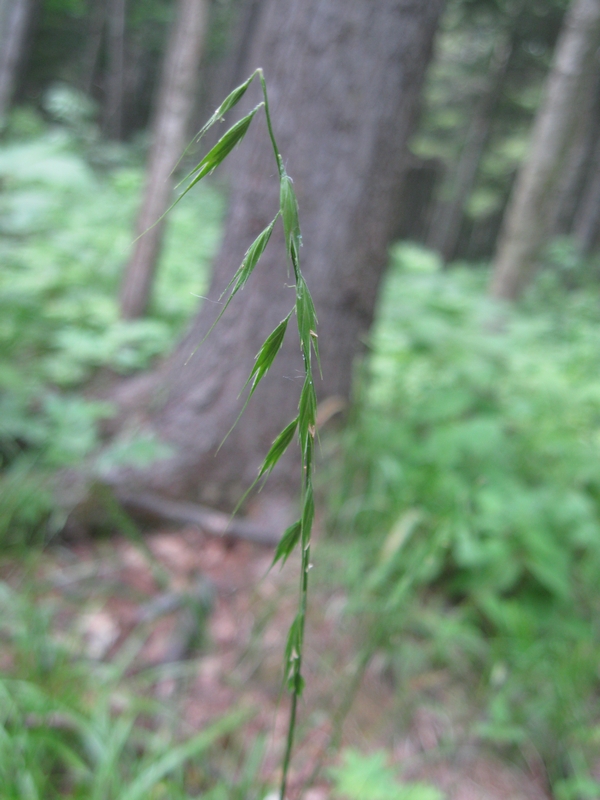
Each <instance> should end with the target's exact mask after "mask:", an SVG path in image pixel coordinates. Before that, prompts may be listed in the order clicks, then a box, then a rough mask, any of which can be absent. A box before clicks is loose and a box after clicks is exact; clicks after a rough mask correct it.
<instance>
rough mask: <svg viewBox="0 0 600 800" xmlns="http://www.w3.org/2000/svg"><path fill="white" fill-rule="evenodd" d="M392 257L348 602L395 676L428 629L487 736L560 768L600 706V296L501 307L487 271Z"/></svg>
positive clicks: (366, 390)
mask: <svg viewBox="0 0 600 800" xmlns="http://www.w3.org/2000/svg"><path fill="white" fill-rule="evenodd" d="M392 260H393V268H392V270H391V272H390V275H389V277H388V280H387V283H386V287H385V290H384V292H383V294H382V301H381V307H380V311H379V318H378V322H377V325H376V327H375V329H374V331H373V335H372V338H371V340H370V347H371V353H370V357H369V359H368V362H367V364H366V367H365V370H364V371H363V372H364V374H363V380H362V387H361V388H360V391H359V395H358V398H357V404H356V409H355V411H354V419H353V420H352V422H351V424H350V426H349V429H348V431H347V433H346V434H345V439H344V443H343V468H342V470H341V483H340V486H341V489H340V494H339V497H338V499H337V505H336V519H337V525H338V526H341V527H342V528H343V529H345V530H346V531H352V532H353V533H354V534H355V541H357V542H358V545H357V546H358V548H359V552H360V561H359V565H358V566H355V567H354V573H353V575H350V576H349V578H348V579H349V580H350V583H351V585H352V586H353V587H354V590H353V591H354V593H355V595H358V597H357V599H356V601H355V602H354V604H352V601H351V605H352V607H353V608H354V609H356V608H362V611H363V613H368V614H370V615H371V617H372V619H376V620H377V621H378V622H377V626H376V627H375V630H377V631H378V632H379V633H378V635H379V640H378V641H377V646H380V645H381V644H382V643H383V642H386V643H388V644H387V645H386V646H387V647H388V649H389V650H390V653H391V656H390V657H391V658H392V661H393V662H394V664H395V668H396V669H397V671H398V673H399V674H402V673H403V672H404V673H405V672H406V665H407V664H410V663H411V659H412V661H413V662H414V661H415V656H414V654H413V655H412V656H411V654H410V652H409V651H410V646H411V645H410V644H409V643H412V645H414V643H415V642H416V641H421V643H424V642H427V645H424V644H423V646H426V647H428V648H429V652H430V656H431V657H433V658H435V659H438V660H439V659H441V660H442V661H443V662H444V663H446V664H448V663H454V665H455V666H456V665H460V669H463V670H464V669H473V668H476V669H478V670H479V671H480V673H481V674H482V676H483V680H482V682H481V684H480V685H482V688H483V694H484V698H485V700H486V703H487V712H486V715H485V720H484V722H482V724H481V725H480V726H479V733H480V735H482V736H485V737H487V738H491V739H492V740H494V741H496V742H503V743H510V744H517V743H520V742H522V740H523V739H524V738H529V740H530V741H531V740H532V741H533V742H534V743H535V745H536V746H537V747H538V749H539V750H540V752H542V753H543V754H544V756H545V757H546V758H547V760H548V764H549V769H550V771H551V772H552V774H553V778H555V779H557V780H558V779H559V778H560V776H561V775H563V774H567V775H568V774H570V773H571V772H573V771H575V772H581V769H582V767H581V764H583V763H584V762H585V755H586V754H590V753H593V750H594V747H593V740H594V739H595V738H597V730H598V728H597V724H598V720H599V719H600V704H599V703H598V699H597V689H598V669H597V665H598V663H599V662H600V635H599V634H600V631H599V629H598V619H599V616H598V612H599V611H600V590H599V588H598V574H599V573H600V372H599V370H598V365H599V361H598V353H600V325H599V323H600V304H599V302H598V301H599V299H600V298H599V292H598V290H597V289H593V290H592V289H591V288H589V289H587V290H586V291H585V292H584V291H580V292H573V293H572V294H570V295H567V294H565V293H564V292H563V294H562V299H561V303H560V305H559V304H547V303H546V302H545V296H546V295H545V294H544V293H543V292H541V290H539V289H538V291H537V294H536V292H535V291H534V292H533V293H532V294H531V295H530V297H529V298H528V300H527V304H526V308H525V309H522V310H519V309H517V310H515V311H514V312H513V313H510V314H509V313H508V312H505V313H506V317H505V319H503V320H501V319H500V312H499V310H498V309H494V308H493V307H492V306H490V304H489V302H488V301H487V300H486V298H485V294H484V289H485V280H486V277H487V276H486V275H485V274H484V273H483V272H482V271H479V272H478V271H474V270H470V271H467V270H461V269H456V270H454V271H451V272H441V271H440V269H439V268H438V265H437V264H436V260H435V257H433V256H432V255H431V254H427V253H424V252H423V251H421V250H419V249H418V248H415V247H414V246H412V245H401V246H398V247H396V249H395V250H394V252H393V259H392ZM544 281H545V282H546V283H547V278H543V279H542V281H541V283H544ZM543 291H544V292H545V291H546V290H543ZM365 574H366V579H365ZM358 586H362V587H364V588H363V589H362V590H361V591H360V592H359V591H358V590H357V587H358ZM417 587H421V588H420V590H418V591H416V588H417ZM371 630H372V631H373V630H374V628H373V626H371ZM415 631H417V632H418V633H417V634H416V635H414V634H415ZM390 642H391V643H392V644H389V643H390ZM393 643H397V644H396V645H395V644H393ZM402 643H404V645H403V644H402ZM417 661H418V658H417ZM463 677H464V675H463ZM575 763H576V764H577V768H576V769H575V767H574V764H575ZM574 796H575V795H574Z"/></svg>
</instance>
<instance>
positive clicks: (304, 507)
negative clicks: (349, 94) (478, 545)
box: [175, 69, 319, 800]
mask: <svg viewBox="0 0 600 800" xmlns="http://www.w3.org/2000/svg"><path fill="white" fill-rule="evenodd" d="M256 76H258V77H259V81H260V85H261V89H262V95H263V101H262V102H261V103H259V104H258V105H257V106H255V107H254V108H253V109H252V111H251V112H250V113H249V114H247V115H246V116H245V117H242V119H241V120H239V121H238V122H236V123H235V124H234V125H233V126H232V127H231V128H230V129H229V130H228V131H227V132H226V133H225V134H224V135H223V136H222V137H221V138H220V139H219V141H218V142H217V144H216V145H215V146H214V147H213V148H212V149H211V150H210V151H209V152H208V153H207V154H206V155H205V156H204V157H203V158H202V160H201V161H200V162H199V163H198V164H197V165H196V166H195V167H194V169H193V170H191V172H190V173H189V174H188V175H187V176H186V178H184V180H183V181H182V183H185V182H187V186H186V188H185V189H184V190H183V192H182V194H181V195H180V197H179V198H178V200H176V201H175V203H177V202H178V201H179V199H181V197H183V196H184V195H185V194H186V193H187V192H188V191H189V190H190V189H191V188H192V187H193V186H195V185H196V184H197V183H198V182H199V181H200V180H202V178H204V177H205V176H206V175H209V174H210V173H211V172H212V171H213V170H214V169H215V168H216V167H217V166H218V165H219V164H220V163H221V162H222V161H223V160H224V159H225V158H226V157H227V155H229V153H230V152H231V151H232V150H233V148H234V147H235V146H236V145H237V144H239V142H240V141H241V140H242V139H243V137H244V136H245V134H246V132H247V130H248V128H249V127H250V124H251V123H252V120H253V119H254V116H255V115H256V114H257V113H258V111H260V110H261V109H264V112H265V117H266V121H267V128H268V131H269V138H270V140H271V145H272V147H273V153H274V155H275V161H276V162H277V172H278V176H279V186H280V191H279V209H278V211H277V213H276V214H275V216H274V218H273V220H272V222H271V223H270V224H269V225H268V226H267V228H266V229H265V230H264V231H263V232H262V233H260V234H259V236H258V237H257V239H256V240H255V241H254V242H253V243H252V244H251V245H250V247H249V248H248V250H247V251H246V255H245V257H244V260H243V261H242V264H241V266H240V268H239V269H238V270H237V272H236V273H235V275H234V276H233V278H232V280H231V282H230V283H229V286H228V287H227V289H226V291H225V294H227V295H228V298H227V300H226V301H225V305H224V308H223V310H222V311H221V313H220V314H219V316H218V317H217V320H216V322H215V323H214V324H215V325H216V323H217V322H218V321H219V319H220V318H221V316H222V314H223V313H224V311H225V309H226V308H227V306H228V304H229V302H230V301H231V299H232V298H233V296H234V295H235V294H236V293H237V292H238V291H240V290H241V289H243V288H244V286H245V284H246V282H247V281H248V279H249V278H250V276H251V274H252V272H253V271H254V269H255V267H256V266H257V264H258V263H259V261H260V258H261V256H262V254H263V252H264V250H265V248H266V246H267V244H268V242H269V239H270V236H271V232H272V230H273V227H274V225H275V223H276V222H277V220H278V218H279V217H281V221H282V223H283V230H284V235H285V245H286V251H287V255H288V258H289V263H291V265H292V268H293V272H294V280H295V289H296V303H295V307H294V308H293V309H292V310H291V311H290V313H289V314H288V315H287V316H286V317H285V319H284V320H282V321H281V322H280V323H279V325H278V326H277V327H276V328H275V330H274V331H273V332H272V333H271V334H270V335H269V336H268V337H267V339H266V340H265V341H264V342H263V344H262V346H261V348H260V350H259V351H258V353H257V355H256V358H255V363H254V367H253V368H252V371H251V372H250V376H249V378H248V381H247V382H246V386H249V387H250V388H249V391H248V395H247V399H246V403H247V402H248V400H249V399H250V397H251V396H252V394H253V393H254V391H255V389H256V388H257V386H258V384H259V383H260V381H261V380H262V379H263V377H264V376H265V375H266V373H267V372H268V371H269V369H270V368H271V365H272V364H273V361H274V360H275V357H276V356H277V353H278V352H279V350H280V348H281V345H282V343H283V339H284V337H285V335H286V332H287V323H288V320H289V319H290V317H291V315H292V313H293V312H294V311H295V312H296V322H297V327H298V337H299V339H300V349H301V352H302V360H303V364H304V383H303V386H302V391H301V393H300V398H299V402H298V416H297V417H296V419H294V420H292V422H290V423H289V424H288V425H286V427H285V428H284V429H283V430H282V431H281V432H280V433H279V435H278V436H277V437H276V438H275V440H274V442H273V444H272V446H271V448H270V449H269V452H268V453H267V455H266V457H265V460H264V461H263V464H262V466H261V467H260V469H259V471H258V476H257V479H256V480H257V481H258V480H260V479H261V478H263V477H266V476H268V474H269V473H270V472H271V470H272V469H273V468H274V466H275V464H276V463H277V462H278V461H279V459H280V458H281V456H282V455H283V453H284V452H285V451H286V449H287V447H288V446H289V444H290V443H291V442H292V440H293V438H294V436H295V435H296V434H297V436H298V440H299V443H300V451H301V464H300V467H301V473H300V474H301V476H302V477H301V513H300V519H299V520H298V521H297V522H295V523H294V524H293V525H291V526H290V527H289V528H288V529H287V530H286V531H285V532H284V534H283V536H282V537H281V540H280V542H279V544H278V546H277V549H276V551H275V557H274V559H273V564H275V563H277V561H282V563H283V562H285V560H286V559H287V558H288V556H289V555H290V553H291V552H292V551H293V550H294V549H295V547H296V546H300V549H301V569H300V588H299V598H298V611H297V614H296V616H295V618H294V621H293V622H292V625H291V627H290V630H289V633H288V638H287V643H286V647H285V667H284V670H285V671H284V681H285V684H286V685H287V687H288V689H289V691H290V693H291V703H290V716H289V724H288V732H287V739H286V747H285V753H284V757H283V764H282V776H281V786H280V800H285V793H286V787H287V780H288V774H289V768H290V762H291V758H292V751H293V747H294V735H295V732H296V719H297V711H298V699H299V698H300V696H301V694H302V690H303V687H304V679H303V677H302V653H303V643H304V628H305V624H306V609H307V605H308V573H309V570H310V542H311V532H312V524H313V517H314V498H313V480H312V474H313V451H314V438H315V422H316V407H317V399H316V394H315V388H314V380H313V373H312V361H311V358H312V353H313V352H314V354H315V356H316V358H317V361H318V358H319V354H318V345H317V333H316V328H317V316H316V313H315V307H314V304H313V301H312V297H311V296H310V292H309V290H308V286H307V285H306V281H305V280H304V277H303V275H302V272H301V270H300V247H301V244H302V237H301V234H300V224H299V221H298V202H297V200H296V194H295V192H294V187H293V183H292V180H291V178H290V177H289V175H288V174H287V172H286V170H285V166H284V162H283V158H282V157H281V153H280V152H279V147H278V145H277V140H276V138H275V133H274V130H273V124H272V120H271V111H270V107H269V98H268V94H267V84H266V81H265V78H264V75H263V71H262V69H257V70H256V71H255V72H253V73H252V75H251V76H250V77H249V78H248V79H247V80H246V81H245V82H244V83H243V84H241V86H238V87H237V89H234V91H233V92H231V94H230V95H229V96H228V97H227V98H226V99H225V100H224V101H223V103H221V105H220V106H219V108H218V109H217V110H216V111H215V113H214V114H213V115H212V117H211V118H210V120H209V121H208V122H207V123H206V125H205V126H204V127H203V128H202V130H201V131H200V133H199V134H198V136H197V137H196V140H198V139H199V138H200V137H201V136H203V135H204V133H205V132H206V131H207V130H208V129H209V128H210V127H211V125H213V124H214V123H215V122H217V121H218V120H220V119H221V118H222V116H223V114H224V113H225V112H226V111H229V109H231V108H233V107H234V106H235V105H236V104H237V103H238V102H239V101H240V99H241V98H242V97H243V96H244V94H245V92H246V90H247V88H248V87H249V86H250V84H251V83H252V81H253V80H254V78H255V77H256ZM213 327H214V325H213V326H211V328H210V330H212V328H213ZM210 330H209V333H210ZM207 335H208V334H207ZM205 338H206V337H205ZM246 403H245V404H244V407H243V408H242V412H243V410H244V408H245V407H246ZM238 419H239V417H238ZM236 422H237V420H236ZM255 483H256V481H255ZM253 485H254V484H253ZM251 488H252V487H251Z"/></svg>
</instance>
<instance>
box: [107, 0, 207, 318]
mask: <svg viewBox="0 0 600 800" xmlns="http://www.w3.org/2000/svg"><path fill="white" fill-rule="evenodd" d="M207 14H208V2H207V0H179V3H178V6H177V15H176V18H175V22H174V24H173V27H172V29H171V33H170V36H169V42H168V45H167V51H166V53H165V60H164V65H163V70H162V74H161V79H160V86H159V89H158V96H157V104H156V111H155V116H154V122H153V125H152V149H151V151H150V158H149V161H148V170H147V176H146V186H145V189H144V195H143V200H142V206H141V209H140V212H139V215H138V219H137V224H136V234H137V235H138V236H140V238H139V239H137V241H136V243H135V245H134V249H133V253H132V255H131V259H130V261H129V263H128V264H127V268H126V270H125V275H124V278H123V285H122V288H121V316H122V317H124V318H125V319H134V318H136V317H141V316H143V315H144V314H145V312H146V310H147V307H148V303H149V301H150V295H151V291H152V282H153V278H154V273H155V270H156V263H157V261H158V257H159V254H160V247H161V243H162V238H163V232H164V220H161V221H160V222H159V223H158V224H155V223H156V222H157V220H158V219H160V217H162V215H163V214H164V213H165V211H166V210H167V207H168V204H169V200H170V198H171V191H172V188H173V181H172V178H171V173H172V171H173V169H174V167H175V166H176V164H177V161H178V159H179V157H180V156H181V151H182V149H183V147H184V144H185V138H186V132H187V125H188V122H189V118H190V114H191V110H192V108H193V105H194V92H195V90H196V86H197V84H198V70H199V65H200V56H201V52H202V47H203V43H204V40H205V34H206V21H207ZM151 226H153V227H151ZM144 231H147V232H146V233H144ZM142 234H144V235H142Z"/></svg>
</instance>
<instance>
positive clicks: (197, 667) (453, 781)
mask: <svg viewBox="0 0 600 800" xmlns="http://www.w3.org/2000/svg"><path fill="white" fill-rule="evenodd" d="M271 560H272V552H271V551H270V550H269V549H267V548H264V547H259V546H257V545H253V544H250V543H248V542H242V541H234V540H226V539H221V538H216V537H213V536H208V535H205V534H204V533H203V532H202V531H200V530H198V529H194V528H186V529H180V530H162V531H159V532H154V533H151V534H149V535H147V536H146V538H145V539H144V544H143V545H141V544H140V543H135V542H133V541H131V540H128V539H125V538H117V539H111V540H96V541H83V542H77V543H73V544H70V545H68V546H67V545H65V544H62V545H60V546H57V547H53V548H51V549H49V550H47V551H46V553H45V554H44V556H43V558H42V559H41V560H40V561H39V562H38V563H37V564H36V566H35V576H34V577H35V584H36V587H37V588H36V594H37V597H38V602H42V601H46V602H49V603H50V604H51V606H52V607H53V609H54V613H53V620H54V622H53V625H54V632H55V633H56V634H57V635H59V636H61V637H63V638H64V639H65V640H68V641H71V642H73V641H76V642H77V646H78V647H79V648H82V649H83V651H84V652H85V654H86V655H87V656H88V657H89V658H92V659H98V660H104V661H110V660H116V659H119V658H120V659H121V661H122V662H123V659H124V660H125V662H127V659H128V658H129V659H130V660H129V662H128V663H129V666H128V667H127V672H128V674H129V678H127V680H131V681H135V680H136V678H139V676H141V675H146V676H150V677H149V679H148V680H147V682H146V684H145V686H146V687H147V688H146V691H150V692H151V693H152V694H153V695H154V696H155V697H157V698H159V699H160V700H161V701H163V702H167V703H168V705H169V707H170V708H171V710H174V711H175V713H176V717H177V718H178V720H179V722H178V724H179V725H180V729H181V732H182V734H189V733H192V732H195V731H198V730H200V729H202V727H204V726H205V725H206V724H207V723H208V722H209V721H211V720H214V719H215V718H218V717H219V716H221V715H223V714H224V713H226V712H228V711H231V710H233V709H237V708H247V709H248V710H249V721H248V722H247V723H246V724H245V725H244V726H243V730H242V731H241V732H240V737H241V739H242V744H241V747H242V749H244V748H247V747H248V746H249V745H248V743H249V742H251V741H254V740H256V737H257V735H259V734H261V733H262V734H265V736H266V740H267V741H268V746H267V749H266V752H265V756H264V759H263V766H262V772H263V774H264V776H265V778H267V779H268V778H269V777H270V778H272V776H273V775H276V774H277V772H278V764H279V762H280V758H281V753H282V749H283V744H284V741H285V733H286V725H287V707H288V700H287V697H285V696H284V697H283V698H282V697H281V696H280V686H281V672H282V662H283V649H284V646H285V639H286V634H287V628H288V625H289V623H290V621H291V619H292V618H293V615H294V611H295V604H296V600H297V597H296V589H297V574H298V573H297V564H296V563H295V561H294V560H293V559H290V561H289V562H288V563H287V564H286V565H285V567H284V568H283V569H281V570H280V569H279V567H276V568H275V569H273V570H271V571H269V566H270V563H271ZM317 570H318V561H317V567H316V569H315V573H316V572H317ZM3 573H4V577H5V579H8V581H9V583H12V584H13V585H17V584H18V582H19V581H22V580H23V579H24V576H23V573H22V568H21V567H18V566H16V565H13V566H12V567H10V568H8V567H7V566H5V568H4V569H3ZM30 577H31V576H30ZM326 585H327V584H326V582H325V581H320V580H315V581H314V589H313V593H312V598H311V604H310V613H309V618H308V628H307V636H306V655H305V666H304V674H305V678H306V684H307V686H306V691H305V696H304V698H303V700H302V703H301V707H300V723H299V731H298V738H297V746H296V750H295V755H294V759H293V770H292V776H291V780H290V797H291V798H296V797H298V796H299V795H300V793H301V790H302V789H303V788H304V790H305V791H304V794H303V795H302V796H303V797H304V800H326V799H327V798H328V797H329V796H330V789H329V785H328V783H327V780H326V778H325V777H323V776H324V775H326V769H325V770H320V773H319V775H318V777H317V778H316V780H314V781H311V776H313V773H314V772H315V768H316V767H317V765H320V764H321V765H322V766H324V767H326V766H327V765H328V764H330V763H331V759H330V758H329V756H328V755H327V753H328V749H329V744H330V742H331V737H332V735H333V736H334V737H335V731H334V730H333V729H332V725H333V723H332V719H333V718H334V717H335V709H336V708H339V706H340V704H341V703H343V702H344V696H345V695H346V694H347V691H348V689H347V687H348V684H349V681H350V676H351V674H352V670H353V663H354V659H355V658H356V651H357V647H356V642H355V641H353V638H352V634H351V632H350V631H349V630H348V626H347V625H344V624H342V616H343V610H344V605H345V602H346V598H345V596H344V593H343V592H342V591H341V590H340V589H336V588H335V587H328V588H325V587H326ZM186 597H187V598H189V597H196V598H197V599H198V603H199V605H198V607H199V608H201V607H202V603H204V604H205V606H206V604H207V602H208V600H209V599H210V610H209V611H208V612H207V614H206V618H205V621H204V623H203V628H204V636H203V641H202V642H201V643H198V642H194V641H192V632H193V631H197V624H195V623H194V618H193V616H192V617H190V614H191V612H190V606H189V603H187V602H185V601H184V600H183V599H182V598H186ZM196 620H197V617H196ZM201 627H202V626H201ZM127 653H130V655H129V656H127V655H124V654H127ZM468 692H469V687H461V686H456V685H452V679H451V678H450V677H449V676H448V675H447V674H446V673H445V672H444V671H443V670H439V671H432V672H430V673H424V674H422V675H420V676H419V677H418V679H415V680H413V681H412V683H411V685H410V686H408V687H404V689H403V690H402V691H399V690H398V687H395V686H394V685H393V683H392V681H391V679H390V677H389V674H387V673H386V670H385V668H384V666H383V665H382V664H381V663H379V662H378V660H377V658H375V659H373V661H372V662H371V664H370V666H369V668H368V669H367V671H366V673H365V675H364V677H363V680H362V681H361V684H360V687H359V689H358V691H357V693H356V696H355V697H354V699H353V703H352V707H351V709H350V712H349V713H348V715H347V717H346V718H345V721H344V724H343V728H342V736H341V743H342V745H343V746H347V747H355V748H357V749H359V750H360V751H362V752H370V751H372V750H375V749H385V750H386V751H387V753H388V754H389V755H390V758H391V760H392V761H393V763H394V764H395V765H397V766H398V767H400V768H401V769H402V776H403V778H405V779H406V780H423V781H426V782H428V783H433V784H435V785H436V786H438V787H439V788H440V789H441V790H442V791H443V792H445V795H446V797H447V798H448V800H545V798H548V797H549V795H548V794H547V792H546V790H545V787H544V784H545V781H544V775H543V770H542V769H541V767H540V766H539V765H538V764H536V763H535V760H533V761H532V763H531V764H530V765H529V769H524V768H523V766H522V765H521V766H517V765H515V764H511V763H508V762H507V761H506V760H503V759H502V758H501V757H500V756H499V755H498V754H493V753H491V752H490V751H489V750H487V749H485V748H484V747H483V746H482V745H481V744H480V743H477V742H476V741H474V740H473V739H472V738H470V736H469V734H468V721H469V715H470V714H472V709H471V708H470V707H469V699H468ZM307 782H308V786H307Z"/></svg>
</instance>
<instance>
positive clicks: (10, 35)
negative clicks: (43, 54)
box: [0, 0, 31, 127]
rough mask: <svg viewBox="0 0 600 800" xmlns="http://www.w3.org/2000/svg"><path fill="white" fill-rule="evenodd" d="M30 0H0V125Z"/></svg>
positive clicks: (19, 58)
mask: <svg viewBox="0 0 600 800" xmlns="http://www.w3.org/2000/svg"><path fill="white" fill-rule="evenodd" d="M30 14H31V0H0V127H1V126H2V124H3V122H4V119H5V117H6V114H7V113H8V109H9V106H10V101H11V99H12V93H13V91H14V87H15V80H16V75H17V68H18V66H19V61H20V60H21V58H22V50H23V43H24V42H25V35H26V33H27V24H28V22H29V16H30Z"/></svg>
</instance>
